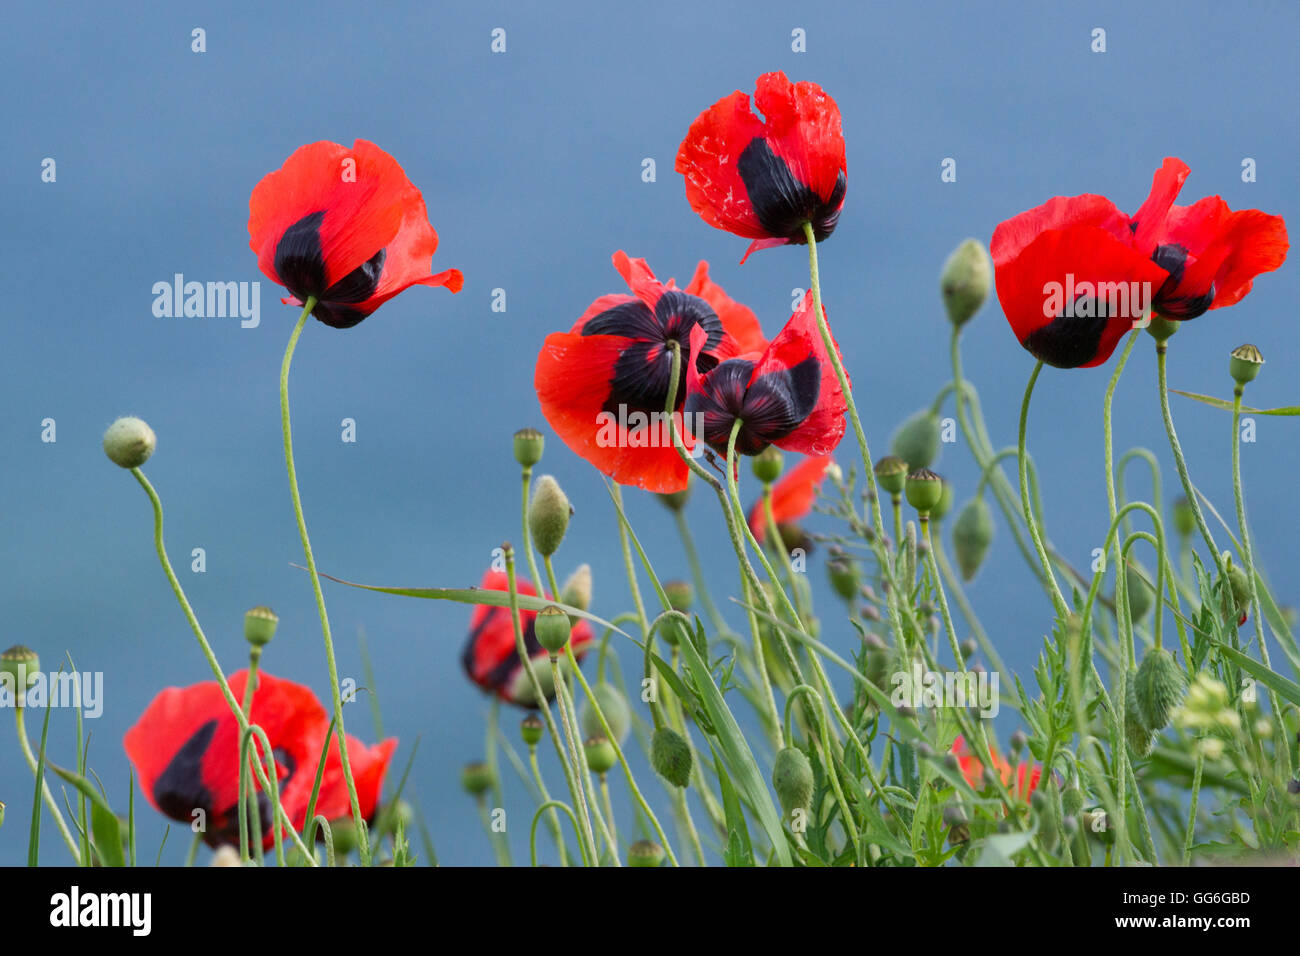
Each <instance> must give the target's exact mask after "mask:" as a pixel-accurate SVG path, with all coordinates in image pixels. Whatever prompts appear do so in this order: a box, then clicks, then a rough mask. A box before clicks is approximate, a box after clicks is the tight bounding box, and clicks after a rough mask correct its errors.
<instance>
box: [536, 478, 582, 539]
mask: <svg viewBox="0 0 1300 956" xmlns="http://www.w3.org/2000/svg"><path fill="white" fill-rule="evenodd" d="M572 516H573V505H571V504H569V499H568V497H567V496H566V495H565V494H564V490H563V489H562V488H561V487H560V483H559V482H558V481H556V480H555V479H554V478H552V477H551V476H550V475H542V476H541V477H540V478H538V479H537V485H536V487H534V489H533V500H532V503H531V504H530V505H529V506H528V524H529V526H530V528H531V529H532V532H533V542H534V543H535V544H536V545H537V551H538V553H539V554H541V555H542V556H543V557H547V558H549V557H550V556H551V555H553V554H554V553H555V552H556V551H558V550H559V548H560V542H561V541H563V540H564V532H566V531H567V530H569V518H571V517H572Z"/></svg>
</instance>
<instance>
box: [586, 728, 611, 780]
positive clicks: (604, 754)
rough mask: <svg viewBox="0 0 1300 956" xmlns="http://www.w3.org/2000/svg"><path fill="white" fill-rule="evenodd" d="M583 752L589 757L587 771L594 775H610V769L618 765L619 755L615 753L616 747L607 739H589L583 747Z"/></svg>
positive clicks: (597, 737)
mask: <svg viewBox="0 0 1300 956" xmlns="http://www.w3.org/2000/svg"><path fill="white" fill-rule="evenodd" d="M582 751H583V753H584V754H586V756H587V769H588V770H590V771H591V772H592V773H595V774H602V773H608V772H609V769H610V768H611V767H613V766H614V764H616V763H618V754H617V753H615V752H614V745H613V744H611V743H610V742H609V741H608V740H607V739H606V738H605V737H601V736H596V737H588V738H587V740H586V742H585V743H584V744H583V745H582Z"/></svg>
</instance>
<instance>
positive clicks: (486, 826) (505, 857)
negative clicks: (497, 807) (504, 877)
mask: <svg viewBox="0 0 1300 956" xmlns="http://www.w3.org/2000/svg"><path fill="white" fill-rule="evenodd" d="M474 804H475V806H477V807H478V818H479V821H480V822H482V824H483V831H484V832H485V833H487V837H488V842H489V843H491V844H492V850H493V852H494V853H495V854H496V858H497V866H510V850H509V847H508V846H507V845H506V841H505V840H503V839H502V838H501V837H502V834H500V833H496V832H494V831H493V829H492V817H491V815H490V814H489V813H488V805H487V801H486V800H484V799H483V795H482V794H481V793H480V794H479V795H478V796H476V797H475V798H474Z"/></svg>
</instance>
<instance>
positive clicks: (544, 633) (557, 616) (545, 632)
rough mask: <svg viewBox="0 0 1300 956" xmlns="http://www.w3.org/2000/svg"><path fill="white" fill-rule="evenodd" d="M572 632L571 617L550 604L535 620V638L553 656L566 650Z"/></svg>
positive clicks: (538, 613) (539, 612)
mask: <svg viewBox="0 0 1300 956" xmlns="http://www.w3.org/2000/svg"><path fill="white" fill-rule="evenodd" d="M571 630H572V625H571V624H570V623H569V615H567V614H565V613H564V611H562V610H561V609H560V608H558V607H556V606H555V605H554V604H548V605H547V606H546V607H544V608H542V609H541V610H540V611H538V612H537V617H536V618H535V619H534V620H533V636H534V637H536V638H537V643H538V644H540V645H542V647H544V648H545V649H546V650H548V651H550V652H551V653H552V654H558V653H559V652H560V651H561V650H563V649H564V645H565V644H567V643H568V642H569V632H570V631H571Z"/></svg>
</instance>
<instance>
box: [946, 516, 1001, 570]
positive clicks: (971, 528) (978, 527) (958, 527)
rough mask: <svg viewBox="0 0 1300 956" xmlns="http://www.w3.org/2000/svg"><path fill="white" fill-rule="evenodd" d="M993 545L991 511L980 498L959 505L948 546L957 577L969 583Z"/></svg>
mask: <svg viewBox="0 0 1300 956" xmlns="http://www.w3.org/2000/svg"><path fill="white" fill-rule="evenodd" d="M992 544H993V512H992V510H991V509H990V508H989V506H988V502H986V501H985V500H984V498H983V496H977V497H974V498H972V499H971V500H970V501H968V502H966V504H965V505H963V506H962V509H961V513H960V514H958V515H957V520H956V521H954V522H953V526H952V547H953V550H954V552H956V555H957V566H958V567H959V568H960V569H961V576H962V578H964V579H965V580H967V581H969V580H971V578H973V577H975V575H976V574H977V573H978V572H979V569H980V566H981V565H982V564H983V563H984V558H985V557H986V556H987V555H988V553H989V548H990V547H991V546H992Z"/></svg>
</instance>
